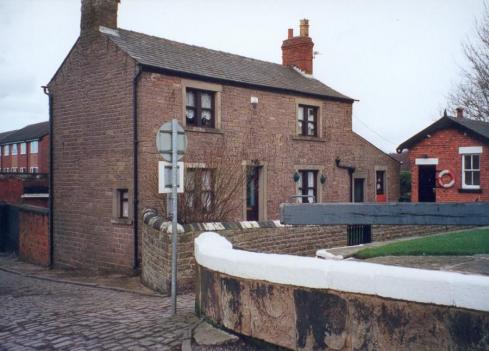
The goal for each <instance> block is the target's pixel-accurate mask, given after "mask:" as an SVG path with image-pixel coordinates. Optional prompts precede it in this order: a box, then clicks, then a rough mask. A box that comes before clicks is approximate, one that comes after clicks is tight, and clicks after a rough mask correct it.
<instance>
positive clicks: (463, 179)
mask: <svg viewBox="0 0 489 351" xmlns="http://www.w3.org/2000/svg"><path fill="white" fill-rule="evenodd" d="M468 156H470V157H473V156H479V169H474V168H471V169H469V170H466V169H465V157H468ZM471 164H472V165H473V159H472V160H471ZM472 167H473V166H472ZM466 171H470V172H477V171H478V172H479V185H469V184H465V172H466ZM480 176H481V154H480V153H470V154H469V153H463V154H462V189H480V188H481V186H480V180H481V179H480Z"/></svg>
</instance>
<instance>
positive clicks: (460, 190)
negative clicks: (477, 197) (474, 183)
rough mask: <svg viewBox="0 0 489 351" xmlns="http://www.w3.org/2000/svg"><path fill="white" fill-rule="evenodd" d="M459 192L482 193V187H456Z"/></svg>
mask: <svg viewBox="0 0 489 351" xmlns="http://www.w3.org/2000/svg"><path fill="white" fill-rule="evenodd" d="M458 192H459V193H466V194H482V189H464V188H462V189H458Z"/></svg>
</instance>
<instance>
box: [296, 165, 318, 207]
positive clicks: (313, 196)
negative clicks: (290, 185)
mask: <svg viewBox="0 0 489 351" xmlns="http://www.w3.org/2000/svg"><path fill="white" fill-rule="evenodd" d="M317 175H318V171H310V170H300V171H299V176H300V177H299V181H298V184H299V187H298V188H297V190H298V194H297V195H301V196H302V197H301V198H300V199H302V203H306V204H307V203H313V202H317V200H318V198H317V188H318V186H317V185H318V184H317ZM300 199H299V200H300Z"/></svg>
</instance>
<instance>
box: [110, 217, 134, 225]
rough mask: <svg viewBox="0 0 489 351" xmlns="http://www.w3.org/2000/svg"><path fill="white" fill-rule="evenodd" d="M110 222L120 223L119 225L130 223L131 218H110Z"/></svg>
mask: <svg viewBox="0 0 489 351" xmlns="http://www.w3.org/2000/svg"><path fill="white" fill-rule="evenodd" d="M110 223H112V224H121V225H132V219H130V218H112V220H111V221H110Z"/></svg>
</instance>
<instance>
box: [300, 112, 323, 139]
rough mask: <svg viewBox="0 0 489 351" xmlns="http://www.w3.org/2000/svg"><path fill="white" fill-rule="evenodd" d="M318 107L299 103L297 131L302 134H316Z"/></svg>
mask: <svg viewBox="0 0 489 351" xmlns="http://www.w3.org/2000/svg"><path fill="white" fill-rule="evenodd" d="M317 115H318V108H317V107H315V106H307V105H299V107H298V109H297V131H298V134H299V135H302V136H313V137H315V136H317V135H318V132H317V125H318V124H317V120H318V119H317Z"/></svg>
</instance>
